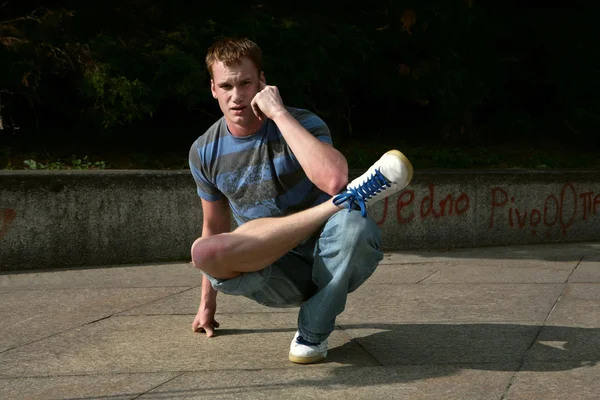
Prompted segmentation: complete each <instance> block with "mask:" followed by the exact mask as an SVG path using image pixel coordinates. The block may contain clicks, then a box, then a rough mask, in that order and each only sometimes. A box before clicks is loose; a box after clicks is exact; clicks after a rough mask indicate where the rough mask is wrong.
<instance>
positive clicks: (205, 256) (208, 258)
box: [191, 236, 220, 273]
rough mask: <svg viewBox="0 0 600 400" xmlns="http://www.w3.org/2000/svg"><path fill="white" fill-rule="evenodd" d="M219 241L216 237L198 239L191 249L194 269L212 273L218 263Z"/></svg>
mask: <svg viewBox="0 0 600 400" xmlns="http://www.w3.org/2000/svg"><path fill="white" fill-rule="evenodd" d="M219 251H220V250H219V245H218V240H215V237H214V236H213V237H210V238H198V239H196V240H195V241H194V243H193V244H192V248H191V253H192V264H193V265H194V267H196V268H198V269H200V270H202V271H205V272H208V273H210V271H211V270H212V269H214V267H215V265H217V263H218V257H219Z"/></svg>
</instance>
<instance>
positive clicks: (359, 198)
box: [333, 169, 392, 217]
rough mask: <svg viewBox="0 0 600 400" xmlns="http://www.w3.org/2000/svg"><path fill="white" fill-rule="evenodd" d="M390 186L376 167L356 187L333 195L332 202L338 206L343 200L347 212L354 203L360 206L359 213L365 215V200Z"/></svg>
mask: <svg viewBox="0 0 600 400" xmlns="http://www.w3.org/2000/svg"><path fill="white" fill-rule="evenodd" d="M390 186H392V185H391V183H390V182H389V181H388V180H387V179H386V178H385V176H383V175H382V174H381V172H379V169H376V170H375V172H374V173H373V175H371V176H370V177H369V178H368V179H367V180H366V181H365V182H363V183H361V184H360V185H359V186H358V187H356V188H349V189H347V190H346V192H344V193H340V194H338V195H337V196H335V198H334V199H333V204H335V205H336V206H339V205H340V204H342V203H344V202H345V203H346V207H347V208H348V212H350V210H352V208H353V206H354V205H358V206H359V207H360V213H361V214H362V216H363V217H366V216H367V206H366V201H367V200H369V199H370V198H371V197H373V196H375V195H376V194H377V193H379V192H381V191H382V190H384V189H386V188H388V187H390Z"/></svg>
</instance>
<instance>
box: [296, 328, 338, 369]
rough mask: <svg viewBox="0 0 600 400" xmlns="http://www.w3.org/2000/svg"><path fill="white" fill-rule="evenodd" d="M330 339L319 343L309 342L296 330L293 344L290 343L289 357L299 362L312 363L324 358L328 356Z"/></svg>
mask: <svg viewBox="0 0 600 400" xmlns="http://www.w3.org/2000/svg"><path fill="white" fill-rule="evenodd" d="M328 341H329V339H325V340H324V341H322V342H321V343H319V344H312V343H309V342H307V341H306V340H304V339H303V338H302V336H300V332H296V335H294V339H293V340H292V344H291V345H290V356H289V359H290V361H291V362H293V363H297V364H312V363H316V362H319V361H321V360H324V359H325V357H327V347H328Z"/></svg>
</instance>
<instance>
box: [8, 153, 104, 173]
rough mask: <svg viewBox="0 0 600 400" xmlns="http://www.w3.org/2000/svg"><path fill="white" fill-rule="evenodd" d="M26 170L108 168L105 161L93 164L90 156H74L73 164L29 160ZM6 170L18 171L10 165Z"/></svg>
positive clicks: (24, 163) (26, 162)
mask: <svg viewBox="0 0 600 400" xmlns="http://www.w3.org/2000/svg"><path fill="white" fill-rule="evenodd" d="M23 166H24V169H30V170H31V169H35V170H57V169H79V170H83V169H85V170H89V169H105V168H106V167H107V165H106V163H105V162H104V161H94V162H91V161H89V160H88V156H87V155H86V156H84V157H83V159H81V158H77V157H76V156H75V155H73V157H72V159H71V162H65V161H61V160H60V159H59V160H57V161H52V162H47V163H46V164H44V163H42V162H39V161H36V160H33V159H28V160H24V161H23ZM5 169H16V168H14V167H13V166H12V165H11V164H10V163H9V165H7V167H5Z"/></svg>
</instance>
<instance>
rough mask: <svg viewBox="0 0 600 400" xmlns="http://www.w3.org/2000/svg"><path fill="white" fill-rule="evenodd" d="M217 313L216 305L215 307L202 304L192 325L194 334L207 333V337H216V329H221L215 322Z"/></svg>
mask: <svg viewBox="0 0 600 400" xmlns="http://www.w3.org/2000/svg"><path fill="white" fill-rule="evenodd" d="M216 311H217V305H216V303H215V304H214V305H205V304H200V308H199V309H198V314H196V318H194V322H193V323H192V330H193V331H194V332H206V337H209V338H210V337H213V336H214V335H215V328H218V327H219V323H218V322H217V320H215V312H216Z"/></svg>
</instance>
